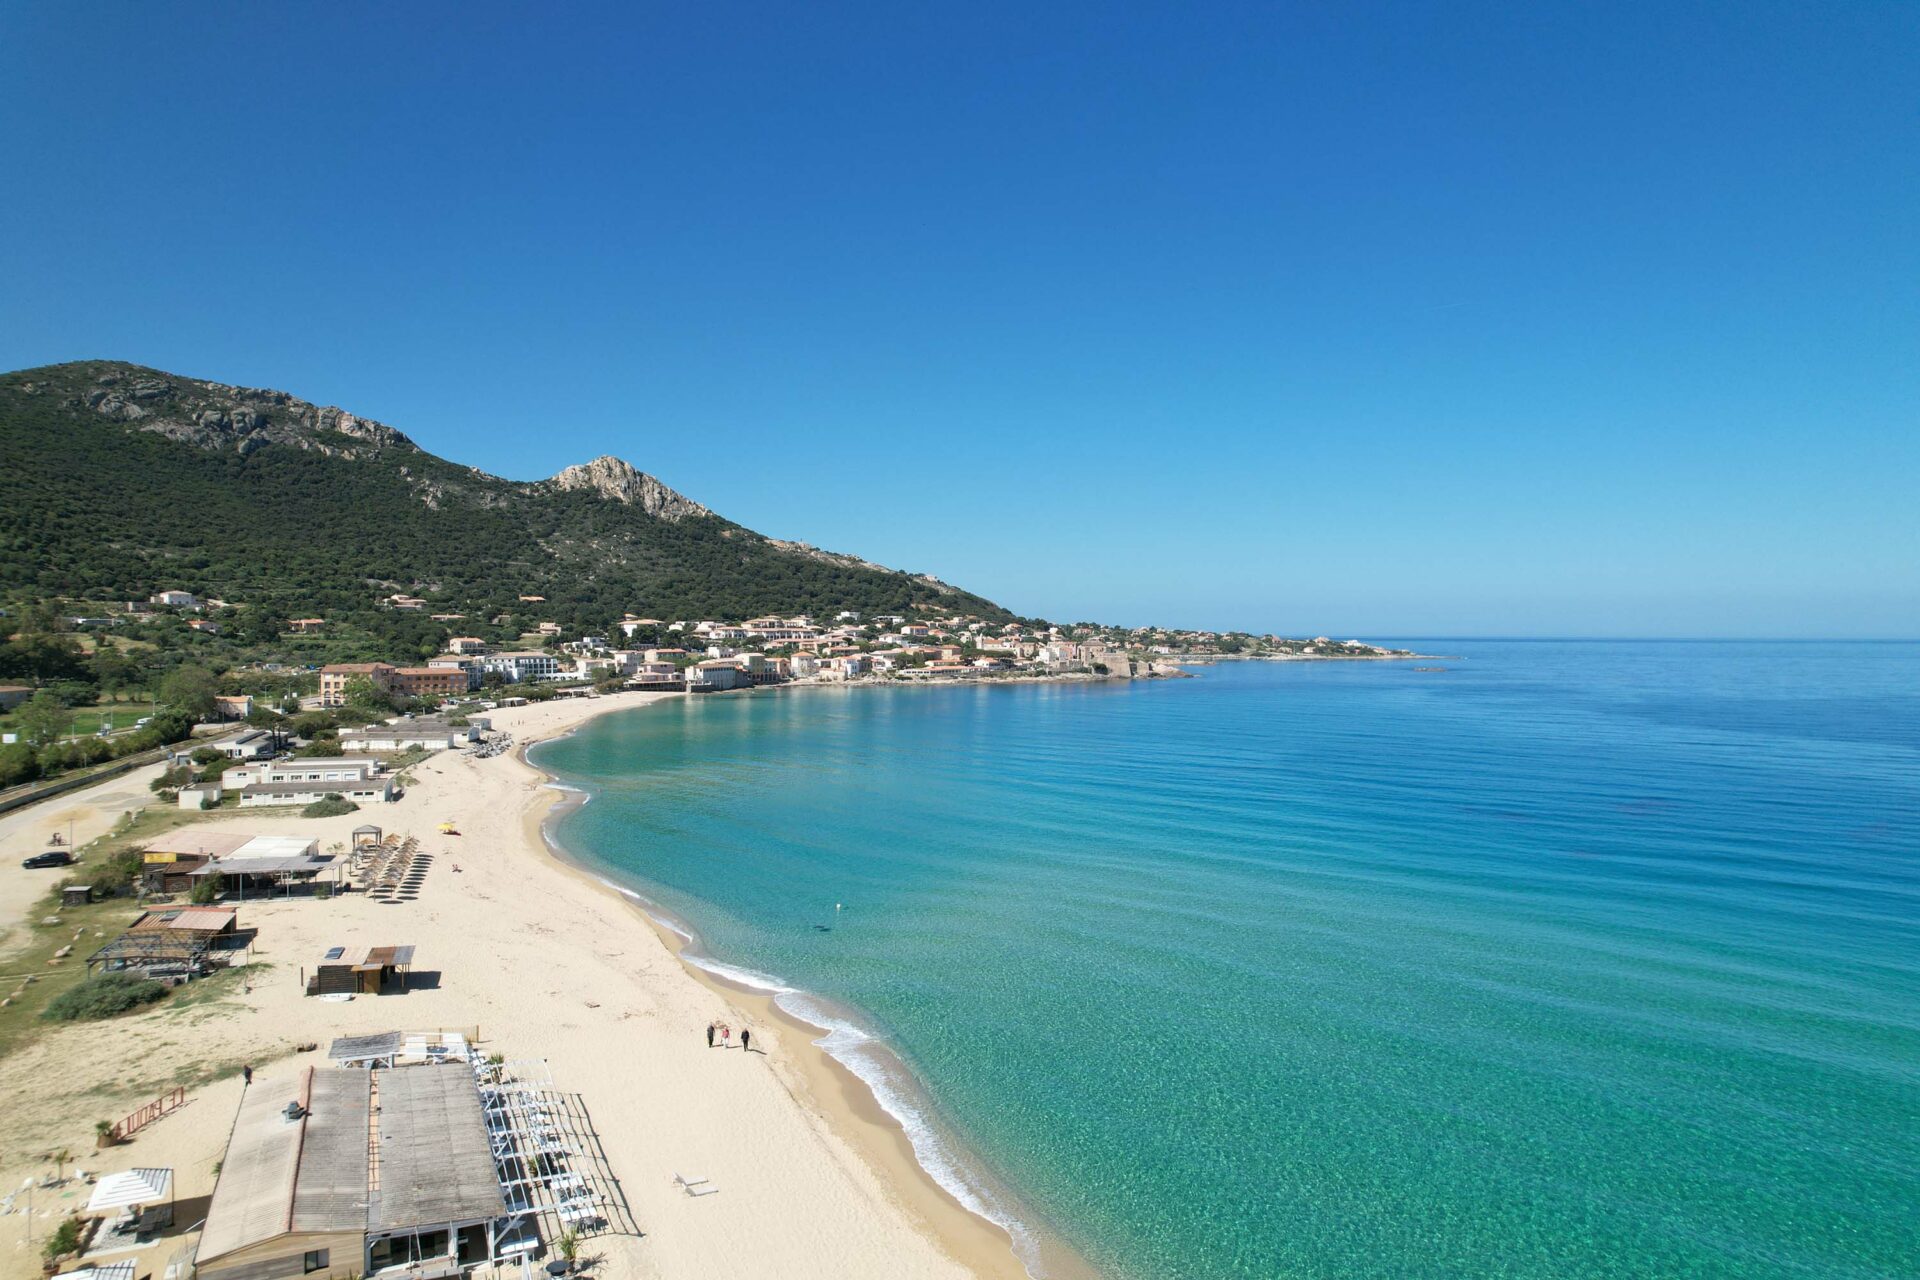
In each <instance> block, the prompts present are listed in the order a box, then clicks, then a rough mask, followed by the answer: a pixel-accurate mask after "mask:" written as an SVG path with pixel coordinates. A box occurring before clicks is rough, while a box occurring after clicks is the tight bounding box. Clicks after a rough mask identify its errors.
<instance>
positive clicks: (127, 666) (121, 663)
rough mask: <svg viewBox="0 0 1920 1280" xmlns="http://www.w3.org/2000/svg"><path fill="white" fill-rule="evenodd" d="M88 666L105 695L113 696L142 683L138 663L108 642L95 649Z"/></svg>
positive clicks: (102, 693)
mask: <svg viewBox="0 0 1920 1280" xmlns="http://www.w3.org/2000/svg"><path fill="white" fill-rule="evenodd" d="M87 666H88V668H89V670H90V671H91V672H92V673H93V681H94V683H95V684H97V685H99V686H100V693H101V695H102V696H104V697H108V698H111V697H113V696H114V695H115V694H117V693H120V692H122V691H124V690H127V689H131V688H133V687H135V686H136V685H138V684H139V683H140V668H139V666H138V664H136V663H135V662H134V661H133V660H132V659H131V658H129V657H127V655H126V654H124V653H121V652H120V651H119V650H118V649H115V648H114V647H112V646H111V645H108V644H102V645H101V646H100V648H99V649H97V650H95V651H94V655H93V657H91V658H89V659H88V660H87Z"/></svg>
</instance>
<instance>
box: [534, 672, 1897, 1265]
mask: <svg viewBox="0 0 1920 1280" xmlns="http://www.w3.org/2000/svg"><path fill="white" fill-rule="evenodd" d="M1417 647H1421V648H1423V649H1425V650H1426V651H1429V652H1445V653H1448V654H1458V655H1460V657H1459V658H1458V659H1456V660H1448V661H1445V662H1443V663H1440V664H1438V665H1442V666H1445V667H1446V668H1447V670H1445V671H1443V672H1417V671H1415V670H1413V668H1412V665H1410V664H1401V663H1392V664H1388V663H1368V664H1361V663H1352V664H1332V663H1327V664H1308V663H1297V664H1269V663H1257V664H1256V663H1231V664H1221V665H1219V666H1214V667H1206V668H1199V669H1198V670H1199V672H1200V674H1201V677H1202V678H1200V679H1196V680H1189V681H1172V682H1156V683H1142V684H1133V685H1118V684H1102V685H1086V686H1079V685H1074V686H1059V685H1042V686H1010V687H984V686H971V687H954V688H942V689H900V690H891V689H855V690H788V691H782V692H778V693H759V694H754V695H752V696H736V697H724V698H710V699H693V700H683V701H676V702H672V703H668V704H662V705H659V706H655V707H650V708H645V709H641V710H636V711H633V712H626V713H619V714H615V715H611V716H606V717H603V718H601V719H600V720H597V721H595V722H593V723H592V724H590V725H589V726H587V727H586V728H585V729H584V730H583V731H582V732H580V733H579V734H577V735H575V736H573V737H571V738H568V739H565V740H562V741H560V742H556V743H552V744H549V745H547V746H545V747H542V748H541V749H540V750H539V751H538V752H537V753H536V759H537V760H538V761H539V763H540V764H541V765H542V766H543V767H546V768H548V769H551V770H554V771H555V772H557V773H559V774H560V775H561V776H562V777H563V778H564V779H565V780H566V781H567V782H569V783H572V784H574V785H576V786H579V787H582V788H584V789H586V790H587V791H588V792H590V793H591V794H592V796H593V802H592V803H590V804H587V805H585V806H584V807H582V808H580V809H578V810H575V811H574V812H572V813H571V814H569V815H568V816H567V817H566V818H565V819H564V820H563V821H562V822H561V823H560V827H559V833H558V834H559V837H560V839H561V840H562V842H563V843H564V844H565V845H566V846H567V848H568V849H569V850H570V851H572V852H573V853H574V854H575V855H576V856H578V857H581V858H582V859H584V860H586V861H588V862H589V863H591V864H593V865H595V866H596V867H598V868H600V869H602V870H604V871H605V872H607V873H608V874H609V875H610V876H612V877H614V878H616V879H619V880H622V881H625V882H626V883H629V884H631V885H633V886H634V887H635V888H637V889H639V890H641V891H642V892H644V893H645V894H647V895H648V896H649V897H651V898H652V899H654V900H655V901H657V902H659V903H660V904H661V905H662V906H664V907H665V908H666V909H667V910H669V911H671V912H672V913H673V914H675V915H677V916H678V917H680V918H682V919H683V920H685V921H686V922H688V923H689V924H690V925H691V926H692V928H693V929H694V930H695V931H697V933H698V934H699V936H700V943H701V948H702V949H703V950H704V952H705V953H706V954H708V955H709V956H711V957H713V958H714V959H715V960H717V961H719V962H722V963H725V964H728V965H733V966H738V967H740V968H741V969H744V970H747V971H749V972H751V973H753V974H758V975H772V976H775V977H777V979H778V980H779V981H780V982H781V983H783V984H786V985H790V986H791V987H793V988H796V989H799V990H801V991H804V992H810V993H816V994H818V995H819V996H823V997H826V998H827V999H828V1000H829V1001H830V1002H832V1005H833V1007H834V1008H845V1009H850V1010H853V1011H856V1012H855V1013H854V1016H853V1018H852V1019H850V1020H849V1021H850V1024H851V1025H850V1026H848V1027H844V1028H843V1029H842V1030H840V1031H838V1032H836V1037H835V1038H836V1041H837V1044H836V1045H835V1046H833V1047H835V1048H836V1049H837V1050H838V1051H840V1052H842V1053H845V1054H846V1055H847V1056H849V1057H850V1058H853V1059H856V1060H858V1059H859V1058H860V1056H861V1051H860V1047H859V1045H858V1039H859V1036H860V1034H861V1030H858V1029H855V1028H859V1029H864V1030H865V1031H867V1032H871V1033H873V1034H874V1035H876V1036H877V1037H879V1039H880V1040H881V1041H882V1042H884V1044H885V1046H886V1047H887V1048H888V1049H891V1050H892V1051H893V1053H895V1054H897V1055H898V1056H899V1058H900V1059H901V1060H903V1061H904V1062H905V1063H907V1064H908V1065H909V1066H910V1068H911V1070H912V1073H913V1076H914V1077H915V1079H916V1080H917V1081H918V1084H919V1086H920V1087H921V1088H922V1089H924V1097H923V1096H921V1095H920V1094H919V1093H918V1092H917V1091H915V1090H907V1091H904V1092H902V1093H901V1094H900V1095H899V1097H897V1098H895V1099H894V1100H893V1101H894V1103H895V1105H896V1106H897V1107H901V1108H923V1109H926V1110H929V1111H930V1113H931V1114H930V1115H928V1116H927V1117H926V1120H927V1125H926V1128H925V1131H924V1132H923V1133H922V1134H921V1135H920V1136H921V1138H922V1140H923V1142H927V1143H933V1142H937V1141H938V1138H939V1135H940V1134H942V1133H945V1134H948V1135H952V1136H954V1137H957V1138H958V1139H959V1142H960V1144H961V1145H962V1148H963V1150H970V1151H972V1152H976V1153H978V1155H979V1156H980V1157H981V1158H983V1159H984V1161H985V1162H986V1164H987V1165H988V1166H990V1167H991V1168H992V1169H993V1170H994V1171H995V1172H996V1173H998V1174H999V1175H1001V1176H1003V1177H1004V1178H1005V1179H1006V1181H1007V1182H1008V1183H1009V1184H1010V1185H1011V1186H1013V1187H1014V1188H1016V1189H1017V1193H1018V1196H1019V1201H1020V1203H1019V1204H1017V1205H1015V1204H1009V1203H1004V1202H1000V1203H996V1204H993V1205H990V1206H989V1207H990V1208H993V1209H994V1210H995V1211H998V1212H1003V1213H1004V1212H1012V1213H1019V1214H1034V1215H1037V1216H1038V1218H1039V1219H1041V1220H1042V1221H1044V1223H1045V1224H1046V1227H1047V1228H1048V1229H1050V1230H1054V1231H1057V1232H1059V1233H1060V1234H1061V1235H1063V1236H1064V1237H1065V1238H1066V1239H1067V1240H1068V1241H1069V1242H1070V1243H1072V1244H1073V1245H1074V1246H1075V1247H1077V1248H1078V1249H1079V1250H1081V1251H1082V1252H1083V1253H1084V1254H1086V1255H1087V1256H1088V1257H1089V1258H1091V1259H1092V1260H1093V1261H1094V1262H1095V1263H1096V1264H1098V1265H1099V1266H1101V1267H1102V1268H1103V1269H1105V1270H1109V1271H1111V1272H1113V1273H1115V1274H1118V1275H1124V1276H1137V1277H1158V1276H1168V1277H1172V1276H1180V1277H1188V1276H1191V1277H1229V1276H1232V1277H1243V1276H1244V1277H1268V1276H1413V1275H1420V1276H1442V1275H1445V1276H1491V1275H1497V1276H1515V1277H1536V1276H1537V1277H1566V1276H1597V1277H1606V1276H1621V1277H1627V1276H1634V1277H1639V1276H1649V1275H1675V1276H1678V1275H1685V1276H1703V1277H1712V1276H1831V1277H1842V1276H1845V1277H1854V1276H1860V1277H1864V1276H1901V1275H1913V1274H1916V1273H1920V1246H1916V1244H1915V1238H1914V1224H1915V1223H1916V1221H1920V1194H1917V1193H1916V1191H1915V1186H1916V1178H1917V1177H1920V1120H1917V1119H1916V1116H1917V1115H1920V1105H1916V1099H1917V1098H1920V865H1917V864H1916V858H1920V646H1916V645H1903V644H1677V643H1676V644H1668V643H1631V644H1628V643H1539V642H1534V643H1497V642H1445V643H1443V642H1437V641H1430V642H1422V643H1421V644H1419V645H1418V646H1417ZM819 1016H820V1017H821V1020H823V1021H827V1022H838V1021H839V1019H838V1018H837V1016H834V1015H826V1014H823V1015H819ZM876 1061H877V1059H876ZM867 1066H868V1068H869V1072H870V1073H871V1071H872V1070H874V1069H877V1068H874V1066H873V1063H872V1062H869V1063H868V1064H867ZM881 1083H882V1084H883V1086H884V1085H885V1084H886V1082H885V1081H884V1080H883V1081H882V1082H881ZM928 1100H930V1104H929V1102H928ZM908 1119H909V1121H910V1123H915V1124H918V1123H919V1120H918V1118H917V1117H916V1116H915V1115H913V1114H909V1115H908ZM936 1162H937V1160H936ZM941 1172H942V1173H943V1175H944V1176H946V1177H948V1178H949V1179H963V1178H964V1177H965V1165H964V1160H962V1161H961V1162H960V1163H959V1164H957V1165H955V1166H953V1167H949V1168H945V1169H942V1170H941ZM981 1194H982V1195H987V1196H990V1195H991V1192H990V1190H989V1191H983V1192H981Z"/></svg>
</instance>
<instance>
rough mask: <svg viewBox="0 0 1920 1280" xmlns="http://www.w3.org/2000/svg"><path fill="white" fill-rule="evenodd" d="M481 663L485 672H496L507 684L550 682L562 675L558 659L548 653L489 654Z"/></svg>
mask: <svg viewBox="0 0 1920 1280" xmlns="http://www.w3.org/2000/svg"><path fill="white" fill-rule="evenodd" d="M481 662H482V664H483V666H484V669H485V670H487V671H492V672H498V673H499V674H500V677H501V678H502V679H504V680H505V681H506V682H507V683H508V684H526V683H529V682H531V681H534V680H552V679H555V678H557V677H558V676H560V675H561V674H562V673H561V671H560V659H558V658H556V657H554V656H553V655H552V654H550V653H538V652H520V653H490V654H488V655H487V656H486V657H484V658H483V659H481Z"/></svg>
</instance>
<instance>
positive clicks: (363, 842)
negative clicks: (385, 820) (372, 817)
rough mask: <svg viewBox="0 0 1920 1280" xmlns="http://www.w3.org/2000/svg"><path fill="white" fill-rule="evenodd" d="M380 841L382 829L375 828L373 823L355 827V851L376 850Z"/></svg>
mask: <svg viewBox="0 0 1920 1280" xmlns="http://www.w3.org/2000/svg"><path fill="white" fill-rule="evenodd" d="M380 840H381V834H380V828H378V827H376V826H374V825H373V824H372V823H371V822H369V823H367V824H366V825H365V826H360V827H355V828H354V829H353V847H354V848H355V849H371V848H374V847H375V846H376V845H378V844H379V843H380Z"/></svg>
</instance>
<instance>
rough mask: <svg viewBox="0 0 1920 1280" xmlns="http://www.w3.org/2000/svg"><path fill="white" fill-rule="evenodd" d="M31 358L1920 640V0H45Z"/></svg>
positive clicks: (1282, 601)
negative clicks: (100, 364)
mask: <svg viewBox="0 0 1920 1280" xmlns="http://www.w3.org/2000/svg"><path fill="white" fill-rule="evenodd" d="M0 137H4V138H5V139H6V146H5V149H4V153H3V154H4V157H5V159H4V178H3V179H0V248H3V250H4V270H3V271H0V365H4V366H5V367H8V368H16V367H22V366H26V365H34V364H42V363H48V362H53V361H59V360H71V359H80V358H88V357H102V358H119V359H127V360H134V361H139V362H143V363H147V364H152V365H156V366H159V367H162V368H165V369H168V370H171V371H174V372H178V373H184V374H190V375H197V376H202V377H210V378H215V379H218V380H221V381H228V382H237V383H243V384H247V385H255V386H271V387H277V388H281V389H284V390H287V391H291V392H293V393H295V394H297V395H300V396H303V397H305V398H308V399H312V400H317V401H321V402H323V403H334V404H339V405H341V406H343V407H346V408H348V409H351V410H353V411H355V412H358V413H361V414H364V415H367V416H370V417H374V418H378V419H381V420H382V421H385V422H388V423H391V424H392V425H394V426H397V427H399V428H400V429H402V430H404V431H406V432H408V433H409V434H410V435H412V436H413V437H414V439H416V440H417V441H419V442H420V443H421V444H422V445H423V446H424V447H426V448H428V449H431V450H433V451H434V452H437V453H440V454H443V455H445V456H448V457H450V458H453V459H455V460H458V461H461V462H467V463H472V464H474V465H477V466H480V467H482V468H484V469H486V470H489V471H494V472H498V473H501V474H504V475H508V476H513V477H516V478H533V477H538V476H544V475H548V474H551V473H552V472H554V471H556V470H558V469H559V468H561V467H563V466H565V465H567V464H569V463H572V462H577V461H582V460H584V459H587V458H590V457H593V456H596V455H598V454H603V453H614V454H618V455H619V456H621V457H624V458H626V459H628V460H629V461H631V462H633V463H634V464H635V465H636V466H639V467H641V468H643V469H645V470H648V471H652V472H653V473H655V474H657V475H659V476H660V477H661V478H662V479H664V480H665V481H667V482H668V483H669V484H671V485H673V486H674V487H676V488H678V489H680V490H682V491H684V492H686V493H688V494H689V495H691V496H693V497H695V498H697V499H699V500H700V501H702V502H705V503H707V504H708V505H710V506H712V507H714V508H715V509H716V510H718V511H720V512H722V513H723V514H725V515H727V516H730V517H731V518H733V519H736V520H739V521H741V522H742V523H744V524H747V525H749V526H751V527H753V528H756V529H759V530H761V531H763V532H766V533H769V534H774V535H777V536H783V537H794V538H802V539H805V540H807V541H811V542H815V543H818V544H820V545H823V546H827V547H831V548H833V549H836V550H846V551H854V552H857V553H859V554H862V555H865V556H868V557H871V558H873V559H877V560H881V561H883V562H886V563H890V564H894V565H897V566H899V567H902V568H908V569H913V570H919V571H926V572H934V573H938V574H940V575H941V576H942V577H945V578H948V579H949V580H952V581H955V582H959V583H962V584H964V585H966V586H968V587H971V588H973V589H976V590H979V591H981V592H983V593H985V594H987V595H990V596H993V597H995V598H996V599H999V600H1001V601H1002V602H1004V603H1005V604H1007V605H1009V606H1010V607H1013V608H1015V609H1018V610H1020V611H1022V612H1030V613H1040V614H1045V615H1047V616H1051V617H1056V618H1082V617H1096V618H1100V619H1102V620H1108V621H1116V622H1124V623H1137V622H1147V621H1157V622H1164V623H1172V624H1182V625H1194V626H1212V627H1240V628H1249V629H1255V630H1278V631H1281V632H1286V633H1296V634H1297V633H1305V634H1317V633H1335V634H1338V635H1342V636H1345V635H1358V636H1383V635H1434V634H1439V635H1474V634H1506V635H1700V636H1708V635H1761V636H1914V635H1920V514H1917V513H1920V493H1917V490H1920V4H1913V3H1905V2H1903V3H1890V4H1871V3H1837V4H1792V5H1780V4H1765V3H1752V2H1750V0H1741V2H1740V3H1731V4H1725V5H1717V6H1715V5H1686V4H1675V3H1671V2H1670V0H1667V2H1663V3H1657V4H1645V5H1632V4H1617V3H1606V4H1580V5H1572V4H1522V3H1513V4H1508V5H1484V6H1480V5H1472V4H1466V3H1461V2H1459V0H1448V2H1447V3H1438V4H1432V5H1426V4H1406V3H1382V4H1360V5H1350V4H1327V3H1315V4H1277V3H1276V4H1269V3H1262V4H1254V5H1245V6H1239V5H1232V4H1224V3H1219V4H1207V5H1191V4H1183V5H1167V6H1164V7H1159V6H1145V5H1084V6H1083V5H1079V4H1072V3H1048V4H1033V3H1018V4H1004V5H1000V4H990V3H967V4H946V5H901V4H893V3H887V4H879V3H876V4H872V5H866V6H835V5H813V4H791V3H782V4H766V5H760V4H748V3H727V4H684V3H678V4H649V5H639V4H626V5H616V6H608V7H605V8H593V7H589V6H584V5H573V4H568V5H558V6H551V5H538V6H536V5H526V6H523V7H521V8H520V9H519V10H518V11H516V10H513V9H509V8H494V7H490V6H486V5H467V4H462V5H453V4H426V3H420V4H412V3H409V4H400V5H372V4H355V3H346V4H329V5H318V4H314V5H304V6H300V5H292V4H235V5H228V6H218V5H194V6H170V5H165V4H157V3H154V4H144V3H143V4H120V3H116V4H108V5H90V4H84V3H64V2H63V3H57V4H37V5H36V4H25V3H12V4H6V5H4V7H0Z"/></svg>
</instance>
